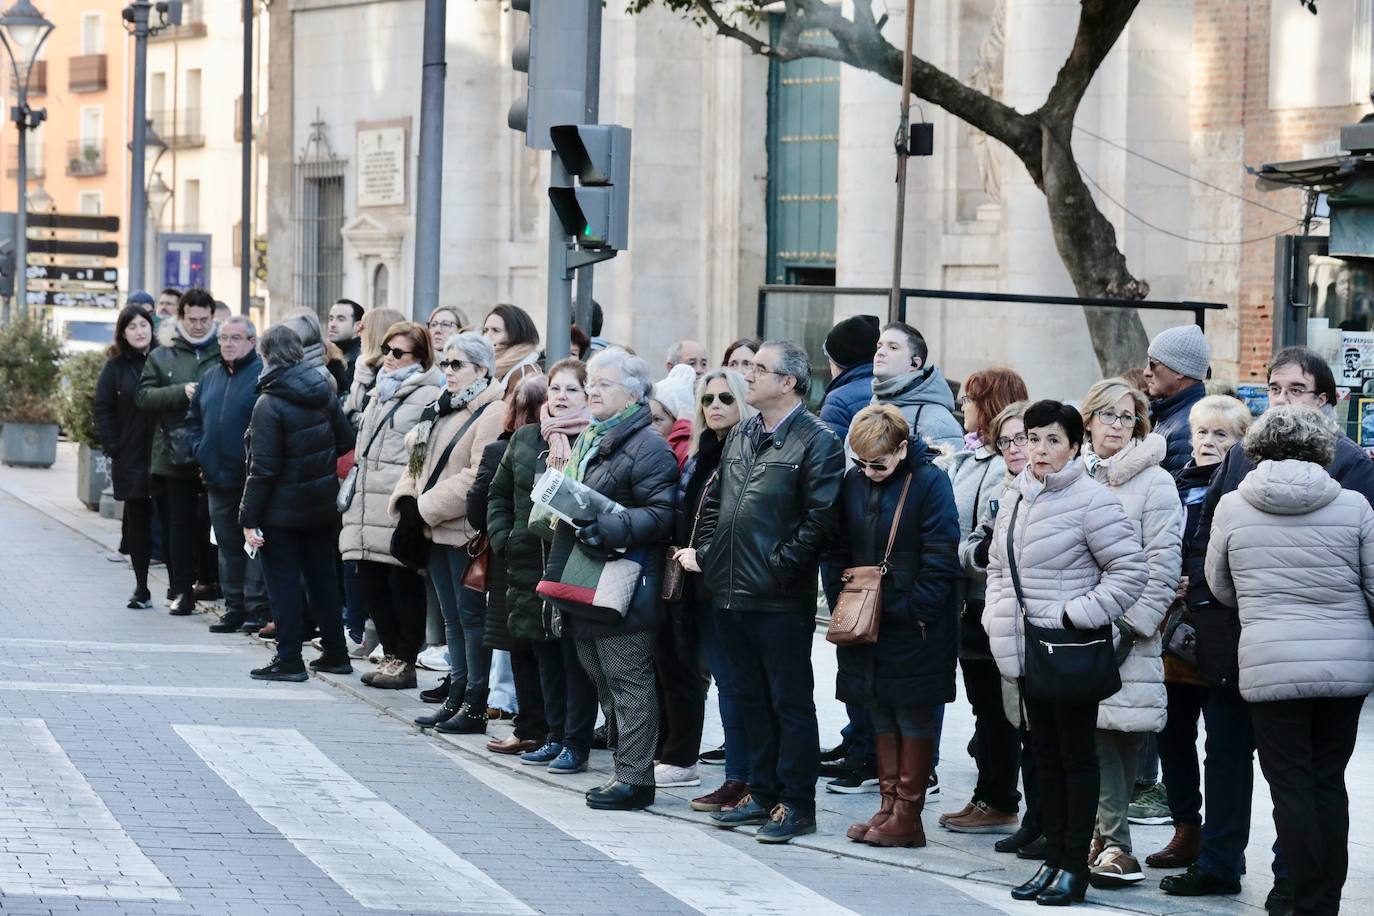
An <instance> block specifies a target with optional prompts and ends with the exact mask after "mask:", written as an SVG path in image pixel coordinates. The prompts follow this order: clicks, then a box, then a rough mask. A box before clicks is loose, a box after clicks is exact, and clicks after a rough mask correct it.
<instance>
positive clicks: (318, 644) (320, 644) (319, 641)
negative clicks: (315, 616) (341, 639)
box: [310, 636, 324, 652]
mask: <svg viewBox="0 0 1374 916" xmlns="http://www.w3.org/2000/svg"><path fill="white" fill-rule="evenodd" d="M310 645H312V646H314V647H315V651H316V652H323V651H324V637H322V636H316V637H315V638H314V639H312V640H310Z"/></svg>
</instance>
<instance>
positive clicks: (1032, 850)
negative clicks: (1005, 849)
mask: <svg viewBox="0 0 1374 916" xmlns="http://www.w3.org/2000/svg"><path fill="white" fill-rule="evenodd" d="M1049 845H1050V844H1049V841H1048V840H1046V839H1045V838H1044V837H1043V836H1038V837H1036V838H1035V839H1033V840H1031V841H1030V842H1029V843H1027V844H1026V845H1025V846H1022V847H1021V848H1020V849H1018V850H1016V858H1018V859H1029V860H1030V861H1032V862H1043V861H1045V850H1046V849H1048V848H1049Z"/></svg>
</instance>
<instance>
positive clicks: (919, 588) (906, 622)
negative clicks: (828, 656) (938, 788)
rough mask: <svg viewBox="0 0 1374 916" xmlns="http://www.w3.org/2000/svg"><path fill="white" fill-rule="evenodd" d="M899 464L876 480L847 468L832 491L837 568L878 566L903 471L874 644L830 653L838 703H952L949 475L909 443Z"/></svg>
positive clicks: (954, 580)
mask: <svg viewBox="0 0 1374 916" xmlns="http://www.w3.org/2000/svg"><path fill="white" fill-rule="evenodd" d="M907 449H908V451H907V458H906V459H904V460H903V461H902V462H901V463H900V464H898V465H897V468H896V470H894V471H893V473H892V475H891V476H889V477H888V478H887V479H886V480H884V481H883V482H882V483H874V482H873V481H871V480H869V479H868V478H867V477H866V476H864V474H863V472H862V471H860V470H858V469H857V468H854V469H852V470H850V471H849V473H848V474H846V475H845V478H844V485H843V488H842V492H841V497H840V499H841V522H840V535H839V540H838V542H837V544H836V549H835V552H834V553H833V554H832V556H833V557H834V559H835V560H836V563H837V565H839V566H840V567H842V568H848V567H851V566H877V565H879V564H881V563H882V561H883V552H884V551H885V550H886V549H887V539H888V536H889V534H890V532H891V530H892V517H893V515H895V514H896V511H897V500H898V498H899V497H900V496H901V493H902V486H903V483H904V482H905V480H906V476H907V474H908V473H909V474H911V487H910V489H909V490H908V492H907V495H906V502H905V505H904V508H903V509H902V518H901V520H900V521H899V522H898V524H897V538H896V540H895V541H894V542H893V548H892V555H891V557H890V558H889V559H888V571H887V575H886V576H884V577H883V596H882V617H881V620H880V626H879V629H878V642H877V643H876V644H874V645H871V646H840V647H838V648H837V649H836V652H835V654H836V658H837V660H838V662H839V673H838V675H836V678H835V696H836V698H837V699H839V700H841V701H842V702H845V703H860V704H873V703H881V704H883V705H885V706H934V705H937V704H941V703H952V702H954V660H955V657H956V655H957V654H958V651H957V649H958V634H959V608H958V597H957V585H958V581H959V578H960V576H961V574H962V570H961V569H960V567H959V512H958V509H957V508H956V507H955V503H954V489H953V487H952V486H951V485H950V481H949V476H948V475H946V474H945V473H944V472H943V471H941V470H940V469H939V468H937V467H935V465H934V464H932V463H931V462H932V460H933V459H934V458H935V456H936V455H937V454H938V453H937V452H935V451H934V450H933V449H927V448H926V446H925V444H924V443H922V442H921V441H919V440H916V439H913V440H911V441H910V442H908V444H907Z"/></svg>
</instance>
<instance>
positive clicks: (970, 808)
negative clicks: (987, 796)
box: [939, 799, 978, 827]
mask: <svg viewBox="0 0 1374 916" xmlns="http://www.w3.org/2000/svg"><path fill="white" fill-rule="evenodd" d="M977 807H978V805H977V803H976V802H974V801H973V799H969V801H968V804H966V805H964V807H962V808H960V809H959V810H958V811H946V812H945V813H944V814H942V815H940V821H939V823H940V826H941V827H943V826H945V824H947V823H949V822H950V821H957V820H961V819H963V818H966V817H968V816H969V815H970V814H972V813H973V812H974V809H976V808H977Z"/></svg>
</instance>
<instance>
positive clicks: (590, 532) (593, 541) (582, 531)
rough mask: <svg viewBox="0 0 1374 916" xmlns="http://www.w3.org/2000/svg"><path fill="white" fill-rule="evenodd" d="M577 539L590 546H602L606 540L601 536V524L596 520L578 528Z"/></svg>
mask: <svg viewBox="0 0 1374 916" xmlns="http://www.w3.org/2000/svg"><path fill="white" fill-rule="evenodd" d="M576 534H577V539H578V540H579V541H581V542H582V543H584V544H586V545H587V546H588V547H601V546H603V545H604V544H605V541H604V540H603V539H602V537H601V526H600V525H598V524H597V523H596V522H591V523H589V524H586V525H583V526H582V527H581V528H578V529H577V530H576Z"/></svg>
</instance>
